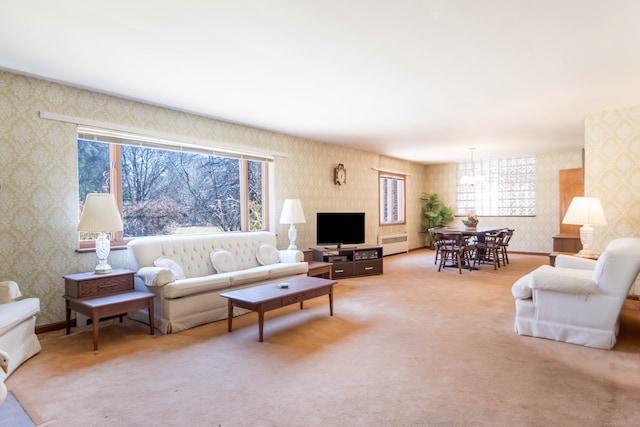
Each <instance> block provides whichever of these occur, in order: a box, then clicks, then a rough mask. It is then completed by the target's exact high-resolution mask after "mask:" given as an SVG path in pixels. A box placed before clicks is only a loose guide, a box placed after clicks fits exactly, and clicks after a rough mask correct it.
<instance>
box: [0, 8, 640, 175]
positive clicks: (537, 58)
mask: <svg viewBox="0 0 640 427" xmlns="http://www.w3.org/2000/svg"><path fill="white" fill-rule="evenodd" d="M2 3H3V4H2V8H1V9H0V10H1V12H0V68H2V69H6V70H11V71H15V72H18V73H24V74H28V75H33V76H37V77H41V78H45V79H48V80H53V81H58V82H63V83H66V84H70V85H73V86H78V87H83V88H89V89H92V90H96V91H99V92H105V93H109V94H115V95H118V96H122V97H125V98H129V99H134V100H141V101H144V102H147V103H151V104H155V105H161V106H167V107H171V108H174V109H178V110H182V111H187V112H193V113H197V114H201V115H204V116H208V117H214V118H218V119H222V120H226V121H230V122H236V123H242V124H246V125H249V126H255V127H258V128H263V129H269V130H273V131H277V132H282V133H286V134H292V135H299V136H303V137H306V138H311V139H315V140H320V141H326V142H331V143H336V144H341V145H345V146H350V147H353V148H357V149H362V150H366V151H371V152H376V153H382V154H386V155H389V156H393V157H398V158H403V159H409V160H413V161H419V162H422V163H440V162H448V161H454V162H455V161H466V160H468V159H469V148H471V147H475V148H476V150H475V158H476V160H478V159H483V158H490V157H496V156H503V155H506V156H511V155H524V154H537V153H542V152H554V151H555V152H561V151H568V150H577V149H579V148H580V147H582V146H583V144H584V117H585V114H586V113H587V112H589V111H600V110H605V109H611V108H621V107H628V106H633V105H640V52H639V48H640V24H639V22H638V21H639V18H640V1H638V0H607V1H598V0H535V1H528V0H483V1H478V0H375V1H371V0H208V1H207V0H181V1H175V0H174V1H171V0H136V1H131V0H110V1H102V2H91V1H86V0H58V1H50V0H20V1H15V0H14V1H10V0H3V1H2Z"/></svg>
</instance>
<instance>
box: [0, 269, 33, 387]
mask: <svg viewBox="0 0 640 427" xmlns="http://www.w3.org/2000/svg"><path fill="white" fill-rule="evenodd" d="M21 296H22V293H21V292H20V288H19V287H18V284H17V283H16V282H13V281H5V282H0V350H3V351H4V352H6V353H7V354H8V355H9V366H8V370H7V372H6V373H5V372H4V371H3V370H1V369H0V381H4V380H5V378H7V377H8V376H9V375H11V374H12V373H13V371H15V370H16V369H17V368H18V366H20V365H21V364H22V363H24V362H25V361H26V360H27V359H29V358H30V357H31V356H33V355H35V354H36V353H38V352H39V351H40V341H38V337H37V336H36V333H35V327H36V314H38V313H39V312H40V300H39V299H38V298H24V299H19V298H20V297H21Z"/></svg>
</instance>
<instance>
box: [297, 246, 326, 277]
mask: <svg viewBox="0 0 640 427" xmlns="http://www.w3.org/2000/svg"><path fill="white" fill-rule="evenodd" d="M300 250H301V251H302V253H303V254H304V260H305V261H306V262H307V264H309V271H308V272H307V276H322V277H324V275H325V274H326V275H327V278H329V280H332V279H333V268H332V267H333V263H330V262H322V261H314V260H313V250H311V249H307V248H305V249H300Z"/></svg>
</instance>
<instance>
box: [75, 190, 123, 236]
mask: <svg viewBox="0 0 640 427" xmlns="http://www.w3.org/2000/svg"><path fill="white" fill-rule="evenodd" d="M78 231H87V232H102V233H106V232H112V231H122V219H121V218H120V212H119V211H118V205H117V204H116V199H115V197H113V194H108V193H91V194H87V199H86V201H85V203H84V208H83V209H82V215H81V216H80V223H79V224H78Z"/></svg>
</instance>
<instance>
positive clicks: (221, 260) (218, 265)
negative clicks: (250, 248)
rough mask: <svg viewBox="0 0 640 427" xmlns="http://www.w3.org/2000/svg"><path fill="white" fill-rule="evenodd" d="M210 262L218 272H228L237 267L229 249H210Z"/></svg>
mask: <svg viewBox="0 0 640 427" xmlns="http://www.w3.org/2000/svg"><path fill="white" fill-rule="evenodd" d="M211 262H212V263H213V268H214V269H215V270H216V271H217V272H218V273H228V272H230V271H235V270H236V269H237V266H236V260H235V258H234V257H233V255H232V254H231V252H229V251H225V250H215V251H211Z"/></svg>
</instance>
